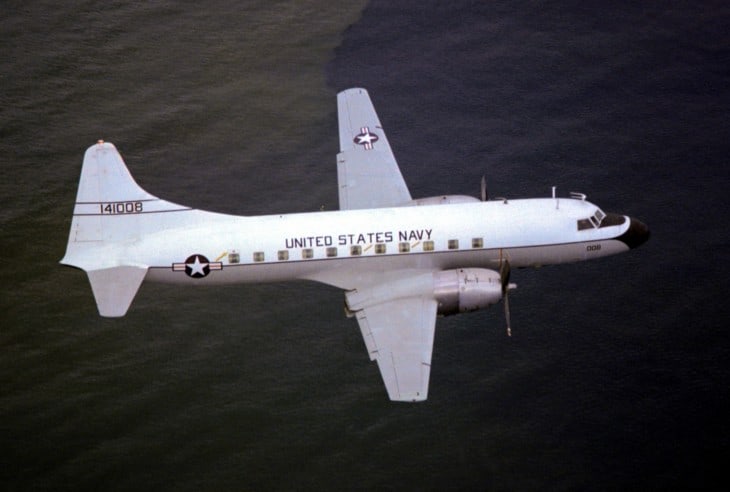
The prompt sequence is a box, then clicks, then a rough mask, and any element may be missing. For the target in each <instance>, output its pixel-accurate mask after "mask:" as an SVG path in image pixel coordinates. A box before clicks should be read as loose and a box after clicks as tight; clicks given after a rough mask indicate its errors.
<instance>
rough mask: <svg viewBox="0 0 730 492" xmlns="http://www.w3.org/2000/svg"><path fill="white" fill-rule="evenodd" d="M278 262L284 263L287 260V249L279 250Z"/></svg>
mask: <svg viewBox="0 0 730 492" xmlns="http://www.w3.org/2000/svg"><path fill="white" fill-rule="evenodd" d="M278 257H279V261H286V260H288V259H289V250H288V249H280V250H279V254H278Z"/></svg>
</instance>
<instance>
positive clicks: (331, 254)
mask: <svg viewBox="0 0 730 492" xmlns="http://www.w3.org/2000/svg"><path fill="white" fill-rule="evenodd" d="M327 256H328V257H329V258H334V257H335V256H337V248H334V247H329V248H327Z"/></svg>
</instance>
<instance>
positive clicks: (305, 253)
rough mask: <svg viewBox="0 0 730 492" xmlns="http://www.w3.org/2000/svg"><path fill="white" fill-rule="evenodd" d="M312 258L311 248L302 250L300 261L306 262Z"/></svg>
mask: <svg viewBox="0 0 730 492" xmlns="http://www.w3.org/2000/svg"><path fill="white" fill-rule="evenodd" d="M313 256H314V251H312V249H311V248H304V249H303V250H302V259H304V260H308V259H310V258H312V257H313Z"/></svg>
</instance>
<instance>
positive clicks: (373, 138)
mask: <svg viewBox="0 0 730 492" xmlns="http://www.w3.org/2000/svg"><path fill="white" fill-rule="evenodd" d="M353 141H354V142H355V143H356V144H358V145H362V146H363V147H365V150H372V148H373V144H374V143H375V142H377V141H378V136H377V135H376V134H375V133H370V129H369V128H368V127H367V126H364V127H362V128H360V133H359V134H358V135H356V136H355V138H354V139H353Z"/></svg>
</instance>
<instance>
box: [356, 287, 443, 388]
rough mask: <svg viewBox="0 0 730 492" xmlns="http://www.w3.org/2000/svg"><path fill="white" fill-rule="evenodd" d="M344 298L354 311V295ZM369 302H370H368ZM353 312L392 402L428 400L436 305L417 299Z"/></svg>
mask: <svg viewBox="0 0 730 492" xmlns="http://www.w3.org/2000/svg"><path fill="white" fill-rule="evenodd" d="M346 295H347V302H348V306H350V308H351V309H353V308H356V307H357V306H358V304H359V303H362V300H361V299H358V296H357V291H353V292H349V293H347V294H346ZM371 300H372V299H371ZM365 304H367V305H365V307H363V308H362V309H359V310H357V311H356V313H355V316H356V317H357V322H358V323H359V325H360V330H361V331H362V336H363V338H364V339H365V345H366V347H367V350H368V354H369V355H370V360H377V361H378V368H379V369H380V374H381V376H382V377H383V382H384V383H385V388H386V389H387V391H388V396H389V397H390V399H391V400H397V401H409V402H410V401H422V400H425V399H426V398H427V397H428V381H429V376H430V373H431V352H432V349H433V338H434V328H435V326H436V310H437V302H436V300H435V299H433V297H432V296H426V295H420V296H419V295H416V296H414V297H401V298H397V299H390V300H382V301H376V302H374V303H367V302H366V303H365Z"/></svg>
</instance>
